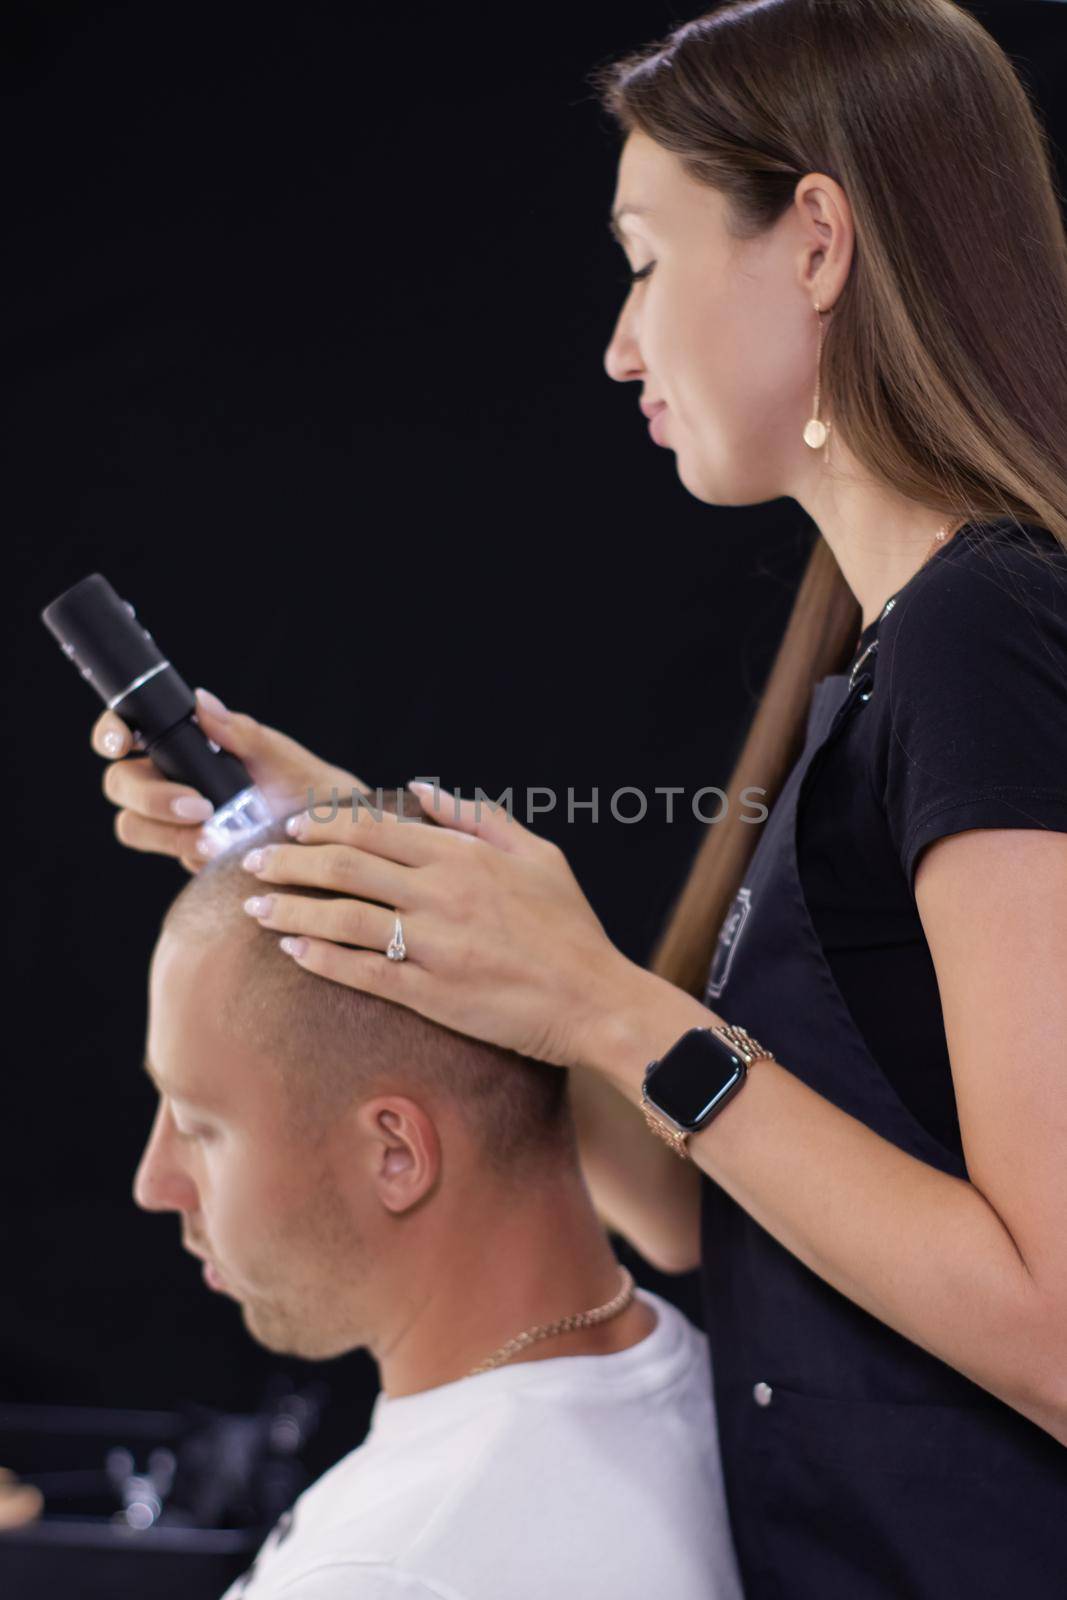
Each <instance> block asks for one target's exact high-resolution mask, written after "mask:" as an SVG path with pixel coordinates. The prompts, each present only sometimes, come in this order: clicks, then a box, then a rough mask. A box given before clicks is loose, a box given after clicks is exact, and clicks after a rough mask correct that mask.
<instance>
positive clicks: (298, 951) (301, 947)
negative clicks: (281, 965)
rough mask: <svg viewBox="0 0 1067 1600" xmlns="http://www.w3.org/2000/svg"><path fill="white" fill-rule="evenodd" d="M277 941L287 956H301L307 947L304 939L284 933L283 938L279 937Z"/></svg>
mask: <svg viewBox="0 0 1067 1600" xmlns="http://www.w3.org/2000/svg"><path fill="white" fill-rule="evenodd" d="M278 943H279V945H280V946H281V948H282V949H283V950H284V951H285V953H286V955H287V956H302V955H303V954H304V951H305V950H306V949H307V947H308V942H307V940H306V939H293V938H291V937H290V935H289V934H286V936H285V938H284V939H279V941H278Z"/></svg>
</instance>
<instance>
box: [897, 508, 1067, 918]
mask: <svg viewBox="0 0 1067 1600" xmlns="http://www.w3.org/2000/svg"><path fill="white" fill-rule="evenodd" d="M1045 551H1047V552H1048V554H1047V555H1046V554H1045V553H1044V552H1045ZM948 554H949V552H948V551H946V556H947V555H948ZM920 577H921V578H922V579H925V580H927V581H922V582H916V583H915V584H913V586H912V587H911V588H909V590H908V591H907V593H905V594H904V595H903V596H902V597H901V599H900V601H899V603H898V605H897V607H896V608H895V610H894V611H893V612H891V613H890V615H889V618H887V619H886V621H885V622H884V623H883V625H882V627H883V628H884V629H886V633H885V636H884V639H883V637H881V636H880V637H879V659H878V664H877V675H876V692H875V696H874V698H875V699H879V700H880V701H881V707H880V711H881V726H880V739H879V747H880V748H879V754H878V771H877V775H876V787H878V788H880V790H881V795H880V799H881V803H882V805H883V807H884V811H885V815H886V818H887V822H888V826H889V832H890V834H891V837H892V841H893V845H894V848H895V850H896V853H897V856H898V858H899V860H900V863H901V866H902V868H903V871H904V873H905V877H906V880H907V884H908V888H909V891H911V892H912V893H914V880H915V872H916V869H917V867H918V864H919V858H920V856H921V855H922V852H923V850H924V849H925V848H926V846H927V845H929V844H931V843H932V842H933V841H934V840H935V839H939V838H941V837H943V836H945V835H947V834H953V833H962V832H964V831H965V830H967V829H969V828H1050V829H1053V830H1055V831H1058V832H1067V553H1065V552H1064V551H1063V550H1062V547H1060V546H1059V545H1058V544H1057V543H1056V541H1055V540H1053V539H1052V536H1051V535H1047V534H1046V536H1045V542H1044V544H1043V545H1042V546H1041V547H1040V548H1037V549H1034V548H1032V547H1030V546H1028V545H1023V544H1021V543H1020V544H1013V543H1011V542H1008V541H1006V540H1005V539H1003V538H999V539H993V540H990V541H989V542H988V544H984V545H975V546H968V547H967V548H966V549H961V550H960V552H959V553H958V558H957V559H956V560H955V561H950V560H943V561H942V562H940V563H938V565H937V566H936V568H932V569H931V570H930V571H929V573H928V574H920ZM890 619H891V621H892V626H891V627H887V624H888V623H889V622H890Z"/></svg>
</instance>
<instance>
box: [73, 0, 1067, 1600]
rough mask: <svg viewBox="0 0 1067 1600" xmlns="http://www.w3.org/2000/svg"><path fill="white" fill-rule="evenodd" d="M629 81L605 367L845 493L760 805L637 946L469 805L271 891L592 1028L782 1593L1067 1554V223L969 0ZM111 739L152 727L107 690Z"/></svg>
mask: <svg viewBox="0 0 1067 1600" xmlns="http://www.w3.org/2000/svg"><path fill="white" fill-rule="evenodd" d="M597 83H598V87H599V88H600V90H601V92H602V95H603V99H604V103H605V105H606V106H607V107H608V109H609V110H610V111H611V112H612V113H613V114H614V116H615V117H616V118H617V120H618V122H619V125H620V127H621V129H622V132H623V134H624V136H625V142H624V144H623V149H622V154H621V158H620V164H619V173H618V184H617V192H616V197H615V201H616V204H615V211H614V218H615V228H616V230H617V233H618V237H619V239H620V242H621V243H622V245H623V248H624V249H625V252H626V255H627V258H628V261H629V264H630V266H631V268H632V269H633V275H634V283H633V287H632V289H631V292H630V294H629V295H628V297H627V300H626V302H625V305H624V307H623V309H622V312H621V314H620V317H619V321H618V324H617V326H616V329H615V331H614V335H613V337H612V340H611V343H610V346H609V348H608V351H607V355H606V367H607V371H608V373H609V375H610V376H611V377H612V378H614V379H616V380H617V381H622V382H630V381H632V382H637V383H639V384H640V385H641V398H642V401H643V403H644V406H645V407H646V408H647V409H648V410H650V411H654V410H656V409H657V408H658V410H659V416H658V418H657V419H656V420H655V421H654V422H653V429H654V436H656V437H658V442H660V443H662V444H665V445H667V446H669V447H670V448H672V449H673V450H674V451H675V452H676V461H677V470H678V474H679V476H680V478H681V480H682V482H683V483H684V484H685V486H686V487H687V488H688V489H689V491H690V492H691V493H692V494H693V495H694V496H695V497H696V498H697V499H700V500H703V501H705V502H707V503H709V504H715V505H739V504H756V503H762V502H764V501H769V500H774V499H777V498H779V497H781V496H784V495H788V496H791V497H792V498H793V499H795V500H796V501H797V502H798V503H799V504H800V505H801V507H802V508H803V509H804V510H805V511H806V512H807V513H808V515H809V516H810V517H811V519H812V521H813V522H814V523H815V524H816V527H817V529H818V538H817V540H816V542H815V545H814V548H813V551H812V555H811V559H810V562H809V565H808V568H807V571H806V573H805V576H804V579H803V581H802V583H801V585H800V589H799V593H798V595H797V600H796V604H795V608H794V611H793V615H792V618H791V620H790V623H789V626H788V628H787V631H786V633H785V636H784V639H783V642H782V645H781V648H780V651H779V654H778V658H777V661H776V663H775V666H774V669H773V671H772V673H771V675H770V679H769V681H768V684H767V687H766V690H765V692H764V695H763V699H762V703H761V705H760V708H759V711H758V713H757V715H756V718H755V720H754V722H753V725H752V728H751V731H750V734H749V737H748V739H747V742H746V743H745V746H744V748H743V750H742V752H741V755H740V758H739V760H738V763H737V768H736V771H735V773H734V775H733V779H732V781H731V784H730V787H729V791H728V793H729V800H730V803H729V808H728V812H727V816H726V819H725V820H724V821H723V822H722V823H721V824H720V825H719V826H717V827H715V828H714V829H709V830H708V837H707V839H706V840H705V842H704V844H703V845H702V847H701V850H700V852H699V854H698V856H697V858H696V861H695V863H694V866H693V869H692V872H691V875H690V877H689V880H688V882H687V884H686V886H685V889H684V891H683V893H682V895H681V897H680V899H679V901H678V903H677V905H676V907H675V908H674V911H673V914H672V917H671V919H670V922H669V926H668V927H667V928H666V930H665V933H664V935H663V937H662V939H661V941H660V943H659V946H658V948H657V950H656V952H655V958H654V961H653V970H652V971H648V972H646V971H644V970H643V969H641V968H640V967H637V966H635V965H634V964H633V963H631V962H629V961H628V960H627V959H626V958H625V957H624V956H623V955H622V954H621V952H619V951H618V950H617V949H616V948H615V947H614V946H612V945H611V943H610V942H609V941H608V939H607V938H606V936H605V934H604V931H603V928H602V927H601V925H600V923H599V922H598V920H597V918H596V916H595V915H594V913H593V911H592V909H591V908H590V906H589V905H588V903H587V901H586V900H585V899H584V897H583V896H582V894H581V891H580V889H579V888H578V885H577V883H576V882H575V880H574V877H573V875H572V873H571V872H570V870H569V868H568V867H567V863H566V860H565V858H564V856H563V853H562V852H561V851H560V850H559V849H558V848H557V847H556V846H554V845H552V844H550V843H548V842H547V841H544V840H541V839H538V838H537V837H535V836H534V835H533V834H531V833H530V832H528V831H527V830H526V829H525V828H523V827H522V826H521V825H520V824H519V823H518V822H516V821H514V820H512V819H510V818H509V817H507V816H506V815H499V814H496V813H493V812H486V810H485V808H484V807H482V808H481V813H480V814H479V813H478V810H477V809H476V807H475V806H474V805H473V803H472V802H464V803H463V804H462V805H460V806H458V807H457V808H453V806H452V804H451V803H445V804H443V805H440V806H438V808H437V811H436V815H437V819H438V820H439V821H441V822H443V823H444V824H445V827H444V828H442V829H434V830H426V831H425V832H424V830H421V829H419V830H415V829H410V828H408V829H404V828H402V827H399V826H398V825H397V823H396V820H395V818H391V817H390V816H389V814H387V813H386V814H384V815H383V816H382V818H381V820H380V821H378V820H376V819H375V816H374V814H373V813H370V812H365V813H364V814H363V815H362V816H361V817H360V818H359V819H358V820H357V823H356V824H355V825H353V823H352V822H351V821H349V822H345V821H344V820H343V819H341V818H339V819H337V820H335V821H333V822H322V821H318V820H314V819H312V818H305V819H304V821H303V826H302V829H301V830H300V831H299V832H298V833H297V834H294V843H293V844H292V845H291V846H280V847H275V848H273V849H272V850H271V851H270V852H268V853H267V859H266V861H265V862H264V863H263V864H262V865H261V866H260V867H259V870H258V872H257V873H256V874H255V876H256V877H257V878H258V879H259V882H260V884H261V885H263V884H267V885H274V886H281V892H275V893H273V894H271V895H268V896H266V897H264V895H263V894H262V892H260V893H259V895H258V900H257V903H258V901H262V900H263V899H264V898H266V900H267V909H266V911H264V912H261V913H260V919H261V921H263V923H264V925H265V926H267V927H269V928H272V929H275V930H277V932H278V933H279V935H280V936H285V939H286V948H287V949H288V950H289V951H290V953H291V954H292V956H293V958H294V959H295V960H297V961H299V962H300V963H301V965H303V966H305V967H307V968H308V969H309V970H311V971H314V972H318V973H320V974H323V975H324V976H326V977H328V978H331V979H333V980H334V981H336V982H339V983H344V984H350V985H352V986H354V987H356V988H361V989H365V990H367V991H369V992H373V993H377V994H381V995H384V996H386V997H388V998H391V999H395V1000H397V1001H399V1002H401V1003H403V1004H405V1005H410V1006H412V1007H414V1008H415V1009H416V1010H418V1011H421V1012H423V1013H424V1014H425V1015H427V1016H429V1017H432V1018H433V1019H435V1020H436V1021H439V1022H441V1023H443V1024H445V1025H447V1026H451V1027H454V1028H457V1029H460V1030H462V1031H466V1032H468V1033H470V1034H472V1035H475V1036H477V1037H479V1038H483V1039H487V1040H491V1041H493V1042H495V1043H497V1044H500V1045H504V1046H507V1047H511V1048H513V1049H515V1050H517V1051H520V1052H522V1053H524V1054H529V1055H533V1056H537V1057H539V1058H541V1059H542V1060H545V1061H549V1062H552V1063H555V1064H556V1065H558V1066H560V1067H561V1068H567V1069H570V1073H571V1084H572V1092H573V1100H574V1106H575V1112H576V1115H577V1118H578V1120H579V1126H580V1131H581V1137H582V1148H583V1159H584V1164H585V1170H586V1173H587V1176H588V1180H589V1183H590V1186H591V1188H592V1189H593V1191H594V1194H595V1197H596V1199H597V1203H598V1205H599V1207H600V1210H601V1213H602V1215H603V1216H604V1217H605V1219H606V1220H607V1221H609V1222H610V1223H611V1224H612V1225H613V1226H614V1227H616V1228H617V1229H618V1230H619V1231H620V1232H622V1233H623V1234H624V1235H626V1236H627V1237H628V1238H629V1239H630V1240H631V1241H633V1243H634V1244H635V1245H636V1246H637V1247H638V1248H639V1249H641V1250H642V1251H643V1252H644V1253H645V1254H646V1256H647V1257H648V1258H649V1260H650V1261H652V1262H654V1263H656V1264H658V1265H660V1266H661V1267H664V1268H666V1269H668V1270H670V1269H678V1270H681V1269H684V1268H686V1267H689V1266H695V1265H697V1264H699V1266H700V1270H701V1272H702V1275H703V1281H704V1286H705V1291H706V1313H707V1327H708V1332H709V1336H710V1339H711V1346H712V1352H713V1360H714V1371H715V1381H716V1397H717V1403H718V1408H719V1419H720V1430H721V1440H722V1451H723V1464H724V1470H725V1475H726V1482H727V1489H728V1495H729V1503H730V1512H731V1519H732V1523H733V1528H734V1533H735V1537H736V1543H737V1548H738V1554H739V1558H740V1562H741V1568H742V1574H743V1577H744V1581H745V1585H746V1591H747V1593H748V1594H749V1595H750V1596H751V1597H753V1600H763V1597H768V1600H769V1597H771V1596H785V1597H788V1600H802V1597H807V1596H812V1597H814V1596H819V1597H820V1600H825V1597H827V1596H830V1597H835V1596H847V1597H849V1600H857V1597H865V1596H879V1597H882V1596H884V1597H887V1600H888V1597H890V1596H892V1597H893V1600H901V1597H904V1596H907V1597H923V1600H927V1597H929V1600H934V1597H936V1600H944V1597H945V1596H948V1595H955V1594H966V1595H968V1596H970V1597H976V1596H990V1597H992V1596H998V1597H999V1596H1003V1595H1004V1594H1006V1593H1008V1592H1018V1593H1021V1594H1025V1595H1026V1596H1027V1597H1028V1600H1033V1597H1038V1596H1043V1595H1048V1596H1051V1595H1053V1594H1056V1595H1059V1594H1060V1593H1062V1584H1063V1573H1064V1572H1065V1571H1067V1515H1065V1513H1067V1453H1065V1452H1064V1449H1063V1446H1064V1445H1065V1444H1067V1176H1065V1175H1067V1163H1065V1161H1064V1158H1063V1151H1064V1140H1065V1137H1067V1071H1065V1070H1064V1069H1065V1066H1067V984H1065V983H1064V981H1063V978H1064V973H1065V972H1067V918H1065V910H1064V908H1065V906H1067V838H1065V835H1067V776H1065V772H1067V767H1065V764H1064V756H1065V754H1067V751H1065V726H1067V718H1065V716H1064V712H1065V710H1067V698H1065V687H1064V686H1065V682H1067V472H1065V468H1064V462H1063V453H1062V452H1063V443H1064V439H1065V438H1067V241H1065V237H1064V227H1063V219H1062V216H1061V214H1060V211H1059V208H1058V205H1057V200H1056V195H1055V191H1054V187H1053V183H1052V178H1051V173H1050V164H1049V159H1048V153H1047V149H1046V146H1045V143H1044V140H1043V136H1042V133H1041V131H1040V129H1039V126H1038V124H1037V121H1036V118H1035V115H1034V112H1033V110H1032V108H1031V106H1030V104H1029V102H1028V99H1027V97H1026V94H1025V93H1024V91H1023V89H1022V87H1021V86H1020V84H1019V82H1018V80H1017V78H1016V77H1015V75H1014V73H1013V71H1012V68H1011V66H1010V63H1009V62H1008V60H1007V58H1006V57H1005V56H1004V54H1003V53H1002V52H1001V51H1000V50H999V48H998V47H997V46H996V45H995V44H994V42H993V41H992V40H991V39H990V37H989V36H988V34H987V33H986V32H985V31H984V30H983V29H982V28H981V27H980V26H979V24H978V23H977V22H976V21H975V20H974V19H973V18H971V17H970V16H969V15H967V14H966V13H965V12H964V11H962V10H961V9H960V8H959V7H957V6H956V5H954V4H951V3H950V0H883V3H871V0H779V3H777V4H775V3H767V0H741V3H736V4H731V5H725V6H721V7H719V8H717V9H716V10H715V11H714V12H712V13H711V14H709V15H708V16H706V17H703V18H700V19H698V20H697V21H695V22H692V23H689V24H686V25H685V26H684V27H681V28H679V29H678V30H677V31H676V32H675V33H674V34H672V35H671V37H670V38H669V39H668V40H667V41H666V42H665V43H664V44H663V45H660V46H656V47H653V48H651V49H649V50H648V51H645V52H641V53H639V54H638V55H637V56H635V57H632V58H630V59H627V60H625V61H623V62H621V63H618V64H615V65H613V66H611V67H609V68H604V69H601V70H600V71H599V72H598V74H597ZM202 720H203V721H204V724H205V727H206V728H207V730H208V731H209V732H210V733H211V735H212V736H213V737H214V738H216V739H217V740H218V741H219V742H220V743H223V744H225V745H227V747H228V748H231V749H234V750H235V751H237V752H238V753H240V754H242V755H243V756H244V758H245V759H246V761H247V762H249V763H250V764H251V765H252V768H253V771H254V774H255V776H256V777H257V779H261V780H262V781H264V782H266V781H270V782H272V783H274V784H275V785H276V786H277V787H278V788H279V789H281V788H284V787H285V786H286V784H287V783H288V784H289V785H290V787H293V786H297V785H300V784H303V785H308V786H311V787H313V788H315V789H316V790H317V791H321V792H325V790H327V789H328V787H329V784H330V783H331V782H333V783H336V782H340V783H341V784H342V785H344V784H346V783H351V781H352V780H351V778H350V777H348V776H347V775H345V774H340V773H338V772H337V770H336V769H331V768H328V767H326V766H325V764H322V763H316V762H315V760H314V758H312V757H310V756H308V754H307V752H304V751H302V750H301V749H300V747H299V746H294V745H292V744H291V742H289V741H285V740H283V739H282V738H281V736H279V735H275V734H273V733H272V731H271V730H267V729H263V728H262V727H261V726H260V725H258V724H256V723H254V722H252V720H251V719H250V718H246V717H240V716H233V715H230V716H227V717H220V715H219V714H218V712H217V711H213V710H212V708H211V705H210V704H209V703H208V702H206V701H205V702H204V704H203V711H202ZM108 738H110V743H109V744H108V743H105V742H104V741H105V740H106V739H108ZM94 740H95V742H96V744H97V748H98V749H100V750H101V751H102V753H106V754H109V755H116V754H122V753H124V751H125V750H126V749H127V748H128V738H127V736H126V735H125V731H124V730H123V728H122V726H121V724H118V723H117V720H116V719H115V718H114V717H111V716H105V717H103V718H101V720H100V722H99V723H98V724H97V727H96V729H95V730H94ZM750 785H759V786H760V788H761V789H762V790H763V791H765V793H764V799H765V802H766V803H767V805H768V806H769V807H770V808H771V809H770V815H769V818H768V820H767V821H766V822H765V823H764V824H763V825H761V826H760V827H752V826H749V825H744V824H747V823H749V822H750V821H751V819H750V818H749V817H748V816H746V815H744V814H743V813H742V810H741V804H742V793H743V791H744V790H745V789H746V788H747V787H748V786H750ZM105 789H106V791H107V793H108V794H109V795H110V797H111V798H112V799H113V800H115V801H116V802H117V803H118V804H119V805H120V806H122V807H123V811H122V813H121V815H120V817H119V819H118V832H119V837H120V838H122V839H123V840H124V841H125V842H126V843H129V844H131V845H133V846H134V847H136V848H141V849H154V850H165V851H170V852H171V853H174V854H178V855H180V856H181V857H182V858H183V859H184V860H185V862H186V864H187V865H188V866H190V867H195V865H196V859H197V858H196V856H195V855H194V853H193V845H192V842H191V837H190V835H191V829H189V828H182V827H181V826H180V825H179V824H175V823H174V822H173V820H169V821H168V820H165V819H166V818H167V816H168V812H167V809H166V808H167V807H168V806H169V804H170V802H171V801H172V800H174V799H176V798H184V800H185V801H187V802H188V801H192V799H193V797H192V796H191V795H189V793H188V791H181V790H179V789H176V788H175V787H174V786H173V785H167V784H164V783H162V782H161V781H160V780H158V779H157V778H155V777H153V775H152V773H151V769H150V768H149V767H148V765H147V764H146V763H144V762H129V763H123V764H122V765H116V766H112V767H111V768H109V771H108V773H107V775H106V779H105ZM435 799H436V797H434V796H432V795H431V796H424V804H427V805H434V804H435ZM772 802H773V803H772ZM195 820H196V816H195V812H190V813H189V821H190V822H194V821H195ZM309 845H310V846H311V847H312V848H308V846H309ZM250 881H251V879H250ZM301 885H313V886H316V887H319V888H327V889H334V890H336V891H337V896H338V898H337V900H336V901H334V902H330V901H324V900H322V899H313V898H309V897H307V896H301V894H300V886H301ZM398 919H399V920H400V924H401V929H402V936H403V941H404V944H405V947H406V959H402V960H395V959H394V960H386V959H384V952H385V951H386V949H387V947H388V946H389V945H390V942H391V940H392V939H393V936H394V933H395V932H396V931H397V920H398ZM717 1028H726V1030H727V1031H726V1032H725V1033H719V1034H716V1033H714V1032H709V1031H708V1030H715V1029H717ZM736 1029H741V1030H742V1032H740V1033H739V1032H736V1031H733V1030H736ZM694 1030H698V1031H694ZM744 1030H747V1032H745V1031H744ZM665 1058H666V1059H665ZM656 1062H659V1063H662V1065H661V1066H658V1067H656V1068H653V1069H652V1070H651V1071H650V1072H649V1075H648V1078H647V1085H646V1068H649V1067H650V1064H651V1063H656ZM746 1062H747V1063H748V1064H749V1066H750V1070H749V1071H748V1072H747V1075H746V1073H745V1070H744V1068H745V1064H746ZM646 1088H647V1096H646ZM646 1121H647V1126H646ZM650 1129H651V1130H652V1131H653V1132H655V1133H657V1134H660V1135H662V1136H663V1137H662V1138H661V1139H658V1138H654V1137H652V1134H651V1133H650ZM679 1157H682V1159H679Z"/></svg>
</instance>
